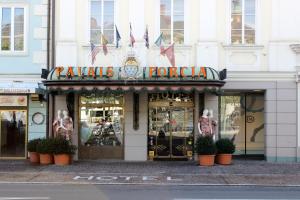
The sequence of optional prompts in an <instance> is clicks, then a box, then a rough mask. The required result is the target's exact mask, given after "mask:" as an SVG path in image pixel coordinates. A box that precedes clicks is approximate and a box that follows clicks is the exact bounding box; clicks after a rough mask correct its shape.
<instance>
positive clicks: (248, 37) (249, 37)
mask: <svg viewBox="0 0 300 200" xmlns="http://www.w3.org/2000/svg"><path fill="white" fill-rule="evenodd" d="M245 43H247V44H254V43H255V31H254V30H246V31H245Z"/></svg>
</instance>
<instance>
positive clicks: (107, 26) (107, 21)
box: [103, 15, 114, 29]
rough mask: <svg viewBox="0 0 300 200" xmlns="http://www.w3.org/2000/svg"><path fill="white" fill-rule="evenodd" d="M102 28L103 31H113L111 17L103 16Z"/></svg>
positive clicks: (112, 18) (112, 17) (112, 19)
mask: <svg viewBox="0 0 300 200" xmlns="http://www.w3.org/2000/svg"><path fill="white" fill-rule="evenodd" d="M103 18H104V20H103V23H104V24H103V27H104V29H114V16H113V15H104V16H103Z"/></svg>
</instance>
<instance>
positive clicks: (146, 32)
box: [144, 26, 149, 49]
mask: <svg viewBox="0 0 300 200" xmlns="http://www.w3.org/2000/svg"><path fill="white" fill-rule="evenodd" d="M144 39H145V46H146V47H147V49H149V34H148V26H147V27H146V31H145V35H144Z"/></svg>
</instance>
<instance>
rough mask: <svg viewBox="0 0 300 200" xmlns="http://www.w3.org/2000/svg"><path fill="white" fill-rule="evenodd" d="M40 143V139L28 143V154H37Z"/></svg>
mask: <svg viewBox="0 0 300 200" xmlns="http://www.w3.org/2000/svg"><path fill="white" fill-rule="evenodd" d="M39 142H41V139H40V138H38V139H33V140H30V141H29V142H28V144H27V150H28V152H36V147H37V145H38V143H39Z"/></svg>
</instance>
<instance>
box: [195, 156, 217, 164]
mask: <svg viewBox="0 0 300 200" xmlns="http://www.w3.org/2000/svg"><path fill="white" fill-rule="evenodd" d="M198 158H199V164H200V165H202V166H213V165H214V163H215V155H199V156H198Z"/></svg>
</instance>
